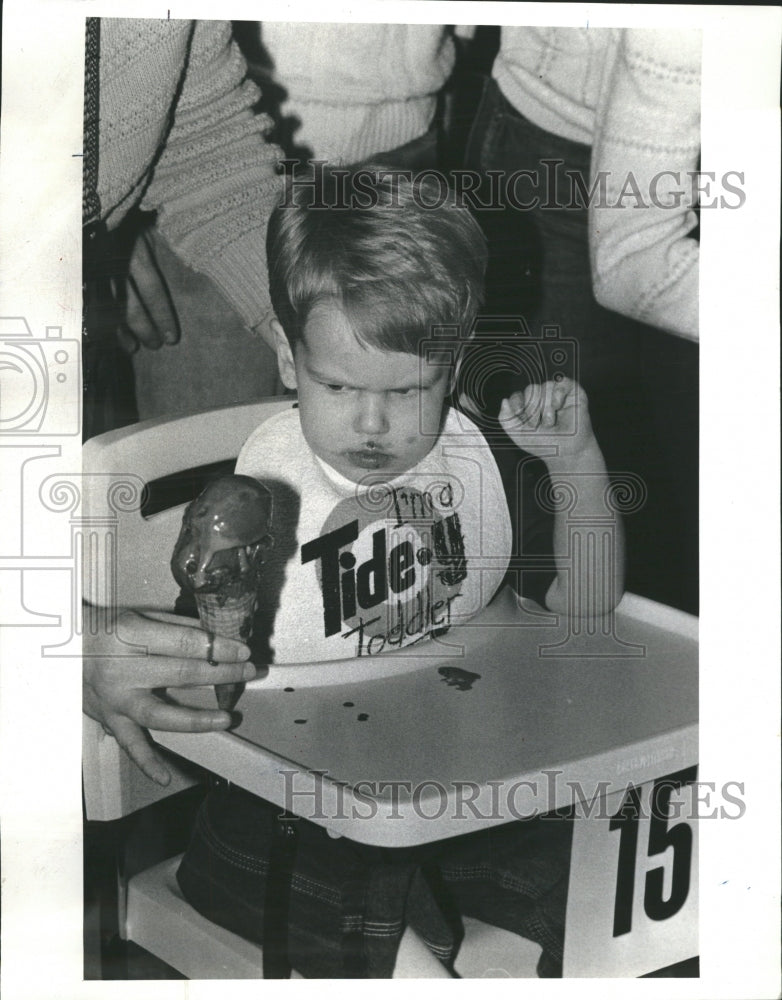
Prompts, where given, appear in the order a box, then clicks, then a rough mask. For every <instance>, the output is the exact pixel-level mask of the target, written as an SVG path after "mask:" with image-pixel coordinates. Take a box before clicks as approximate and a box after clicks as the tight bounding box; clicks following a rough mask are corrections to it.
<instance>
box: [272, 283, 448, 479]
mask: <svg viewBox="0 0 782 1000" xmlns="http://www.w3.org/2000/svg"><path fill="white" fill-rule="evenodd" d="M277 357H278V361H279V365H280V376H281V378H282V381H283V383H284V384H285V385H286V386H287V387H288V388H289V389H297V390H298V395H299V414H300V418H301V426H302V431H303V432H304V437H305V439H306V441H307V444H309V446H310V448H312V450H313V451H314V452H315V454H316V455H317V456H318V458H320V459H322V460H323V461H324V462H326V463H327V464H328V465H330V466H331V467H332V468H334V469H336V470H337V472H339V473H341V474H342V475H343V476H345V477H346V478H348V479H350V480H352V481H353V482H359V481H360V480H361V479H363V478H364V477H365V476H367V475H369V474H380V475H381V476H383V477H384V478H388V479H391V478H393V477H394V476H396V475H398V474H399V473H401V472H405V471H406V470H407V469H410V468H412V466H414V465H415V464H416V463H417V462H419V461H420V460H421V459H422V458H423V457H424V456H425V455H426V454H427V453H428V452H429V451H430V450H431V448H432V446H433V445H434V443H435V441H436V439H437V435H438V433H439V430H440V424H441V421H442V415H443V404H444V401H445V397H446V395H447V394H448V390H449V387H450V369H449V368H448V367H446V366H444V365H434V364H432V365H430V364H427V362H426V360H425V359H423V358H419V357H418V355H416V354H402V353H398V352H396V351H381V350H379V349H377V348H373V347H364V346H363V345H361V344H360V343H359V342H358V341H357V340H356V338H355V336H354V335H353V332H352V330H351V328H350V324H349V323H348V321H347V319H346V317H345V316H344V314H343V313H342V311H341V309H340V308H339V305H338V304H337V303H336V302H334V301H324V302H320V303H318V304H317V305H315V306H314V307H313V309H312V310H311V312H310V315H309V317H308V319H307V323H306V325H305V327H304V336H303V341H302V342H301V343H299V344H297V345H296V351H295V356H294V355H293V354H292V352H291V349H290V346H289V344H288V341H287V339H286V338H285V335H284V333H283V332H282V329H281V328H280V327H279V324H277ZM373 478H374V476H373Z"/></svg>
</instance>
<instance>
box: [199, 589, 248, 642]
mask: <svg viewBox="0 0 782 1000" xmlns="http://www.w3.org/2000/svg"><path fill="white" fill-rule="evenodd" d="M195 599H196V605H197V607H198V617H199V618H200V619H201V625H202V626H203V627H204V628H205V629H206V631H207V632H214V634H215V635H223V636H225V637H226V638H227V639H240V640H241V641H242V642H246V641H247V640H248V639H249V638H250V636H251V635H252V630H253V615H254V614H255V605H256V601H257V597H256V593H255V590H250V591H247V593H245V594H240V595H239V597H221V596H220V594H196V595H195Z"/></svg>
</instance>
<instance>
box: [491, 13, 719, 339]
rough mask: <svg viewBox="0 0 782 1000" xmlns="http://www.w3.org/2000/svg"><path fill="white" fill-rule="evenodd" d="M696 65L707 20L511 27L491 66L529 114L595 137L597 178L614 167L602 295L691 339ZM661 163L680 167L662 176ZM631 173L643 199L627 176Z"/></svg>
mask: <svg viewBox="0 0 782 1000" xmlns="http://www.w3.org/2000/svg"><path fill="white" fill-rule="evenodd" d="M700 66H701V33H700V31H686V30H685V31H676V30H656V29H655V30H652V29H647V28H644V29H613V28H597V29H594V28H593V29H587V28H516V27H503V29H502V36H501V45H500V52H499V53H498V56H497V59H496V61H495V65H494V69H493V76H494V77H495V79H496V81H497V84H498V86H499V87H500V89H501V90H502V92H503V93H504V95H505V97H506V98H507V99H508V100H509V101H510V102H511V104H513V106H514V107H515V108H517V109H518V111H519V112H521V114H523V115H524V116H525V117H526V118H528V119H529V120H530V121H532V122H533V123H534V124H535V125H538V126H539V127H540V128H543V129H546V131H548V132H553V133H554V134H556V135H560V136H563V137H564V138H566V139H571V140H574V141H576V142H581V143H586V144H588V145H591V146H592V163H591V177H590V189H591V186H592V184H593V183H594V181H595V178H597V177H599V176H600V175H601V173H603V172H605V174H606V177H607V181H606V194H607V198H606V199H605V204H602V205H598V204H595V205H593V206H592V207H591V208H590V212H589V246H590V258H591V264H592V281H593V288H594V293H595V297H596V298H597V300H598V302H600V303H601V304H602V305H604V306H606V307H607V308H609V309H613V310H615V311H616V312H620V313H623V314H624V315H628V316H632V317H634V318H636V319H639V320H641V321H643V322H645V323H649V324H652V325H654V326H658V327H660V328H662V329H664V330H668V331H670V332H672V333H676V334H679V335H680V336H683V337H687V338H689V339H692V340H697V339H698V259H699V248H698V243H697V241H696V240H694V239H692V237H691V236H690V233H691V232H692V231H693V229H694V228H695V226H696V225H697V217H696V215H695V212H694V211H693V209H694V207H695V203H696V200H697V194H695V196H694V195H693V186H692V184H691V182H690V173H688V172H695V171H696V170H697V169H698V157H699V152H700ZM664 171H670V172H672V174H673V175H675V176H673V177H672V176H670V174H668V175H666V176H664V177H661V178H660V180H659V182H656V181H655V180H654V178H656V177H658V175H661V174H662V173H663V172H664ZM630 173H632V175H633V177H634V179H635V181H636V184H637V188H638V190H639V191H640V192H641V195H642V198H643V201H644V206H645V207H636V206H637V204H638V199H637V197H636V196H635V195H634V193H633V191H634V189H633V188H626V187H625V185H626V184H627V182H628V175H629V174H630ZM676 175H678V176H676ZM623 190H624V191H625V192H626V194H625V197H624V198H623V199H620V197H619V196H620V195H621V194H622V192H623ZM652 191H653V192H654V195H655V196H656V199H657V201H658V202H659V204H658V205H655V204H654V203H653V199H652V198H651V197H650V192H652ZM617 202H619V204H620V205H623V206H624V207H616V206H617Z"/></svg>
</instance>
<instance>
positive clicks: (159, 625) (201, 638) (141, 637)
mask: <svg viewBox="0 0 782 1000" xmlns="http://www.w3.org/2000/svg"><path fill="white" fill-rule="evenodd" d="M117 634H118V635H119V637H120V638H121V639H123V640H124V641H125V642H129V643H131V644H133V645H141V646H145V647H146V649H147V652H148V653H151V654H157V655H158V656H172V657H179V658H181V659H184V660H196V659H199V660H206V659H211V660H216V661H218V662H222V663H238V662H242V661H244V660H246V659H247V658H248V657H249V655H250V650H249V648H248V647H247V646H246V645H245V644H244V643H243V642H239V641H238V640H237V639H228V638H226V637H225V636H222V635H219V636H216V637H215V639H214V642H213V643H212V644H211V646H210V636H209V633H208V632H206V631H204V629H202V628H199V627H198V626H190V625H184V624H182V619H181V618H176V619H175V618H174V617H173V616H170V615H164V614H162V613H160V614H159V613H157V612H154V611H147V612H144V613H143V614H141V613H139V612H136V611H126V612H123V613H122V614H120V615H119V617H118V619H117Z"/></svg>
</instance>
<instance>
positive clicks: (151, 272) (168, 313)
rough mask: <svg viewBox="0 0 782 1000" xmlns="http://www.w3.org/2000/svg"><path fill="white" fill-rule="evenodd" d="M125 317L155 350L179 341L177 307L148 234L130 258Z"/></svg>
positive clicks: (140, 336) (142, 339)
mask: <svg viewBox="0 0 782 1000" xmlns="http://www.w3.org/2000/svg"><path fill="white" fill-rule="evenodd" d="M126 318H127V323H128V326H129V327H130V328H131V329H132V330H133V333H134V334H135V335H136V336H137V337H138V339H139V341H140V342H141V343H142V344H143V345H144V346H145V347H149V348H152V349H153V350H154V349H156V348H158V347H160V346H161V345H162V344H175V343H176V342H177V341H178V340H179V335H180V327H179V319H178V317H177V313H176V307H175V306H174V301H173V299H172V297H171V292H170V291H169V288H168V283H167V282H166V279H165V277H164V276H163V272H162V271H161V270H160V267H159V266H158V263H157V260H156V256H155V250H154V248H153V246H152V243H151V241H150V239H149V237H148V235H147V234H146V233H142V234H141V235H140V236H139V238H138V239H137V240H136V244H135V246H134V248H133V255H132V257H131V259H130V273H129V275H128V301H127V311H126Z"/></svg>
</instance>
